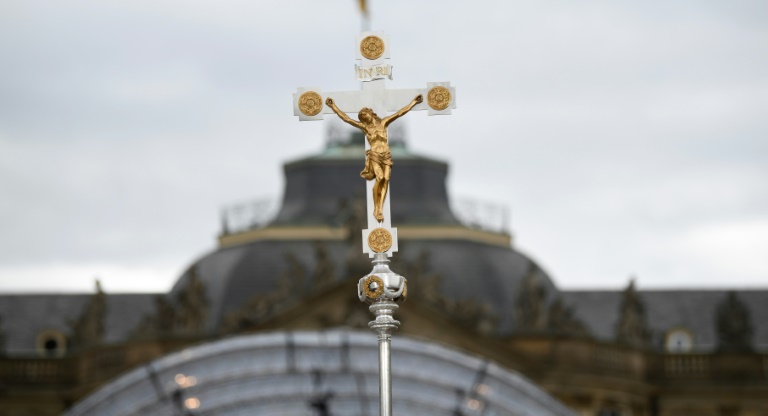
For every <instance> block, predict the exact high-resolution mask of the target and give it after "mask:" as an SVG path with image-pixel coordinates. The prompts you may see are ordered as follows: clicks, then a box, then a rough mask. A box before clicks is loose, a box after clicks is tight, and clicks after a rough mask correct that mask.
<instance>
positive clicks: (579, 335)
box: [0, 135, 768, 416]
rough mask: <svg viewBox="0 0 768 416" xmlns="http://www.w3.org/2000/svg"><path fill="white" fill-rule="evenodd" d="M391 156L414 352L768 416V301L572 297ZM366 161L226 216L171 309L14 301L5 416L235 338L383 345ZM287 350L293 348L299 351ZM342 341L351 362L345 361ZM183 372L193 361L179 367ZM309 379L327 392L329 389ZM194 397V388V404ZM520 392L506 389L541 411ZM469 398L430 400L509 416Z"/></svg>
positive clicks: (601, 395)
mask: <svg viewBox="0 0 768 416" xmlns="http://www.w3.org/2000/svg"><path fill="white" fill-rule="evenodd" d="M391 148H392V155H393V159H394V161H395V166H394V169H393V173H392V193H391V194H392V196H393V204H392V223H393V224H394V225H395V226H396V227H397V228H398V235H399V239H400V251H399V253H398V254H397V255H395V257H394V258H393V264H392V265H391V267H392V269H393V270H395V271H396V272H398V273H400V274H402V275H404V276H405V277H406V278H407V279H408V282H409V287H410V299H409V301H408V302H406V303H405V304H404V305H403V306H402V307H401V309H400V311H399V312H398V314H397V316H398V317H399V319H400V320H401V322H402V327H401V331H400V336H401V337H402V339H403V342H404V343H405V344H408V343H418V342H423V343H425V344H424V345H431V344H430V343H440V344H443V345H446V346H448V347H451V348H454V349H458V350H462V351H464V352H465V353H469V354H470V355H468V356H467V357H475V358H472V359H478V358H477V357H479V359H481V360H484V362H487V363H496V364H493V365H498V368H499V369H501V370H503V371H510V373H509V374H513V375H514V374H522V375H524V376H525V377H527V378H528V379H530V380H531V381H532V382H533V383H534V384H535V385H537V386H539V387H540V388H542V389H543V390H545V391H546V392H548V393H550V394H551V395H553V396H554V397H555V398H557V399H558V400H560V401H561V402H562V403H564V404H565V405H566V406H568V407H570V408H571V409H573V410H574V411H575V412H576V413H577V414H581V415H595V416H619V415H621V416H629V415H632V416H639V415H648V416H670V415H703V416H759V415H760V416H766V415H768V323H766V322H765V319H764V318H766V317H768V290H750V291H725V290H653V291H641V290H637V289H636V288H635V286H634V284H633V282H631V281H630V282H629V284H628V286H627V287H626V289H625V290H623V291H608V290H606V291H566V290H560V289H559V288H558V287H557V286H556V285H555V284H554V282H553V280H552V279H551V278H550V277H549V276H548V275H547V273H546V272H545V271H544V269H543V268H542V267H541V266H540V265H539V264H537V263H536V262H535V261H533V260H532V259H530V258H529V257H527V256H525V255H524V254H522V253H520V252H518V251H516V250H515V249H514V244H513V239H512V236H511V234H510V233H509V232H508V231H507V229H506V226H505V225H504V224H505V222H506V221H505V220H504V219H503V218H501V220H499V219H498V216H497V218H489V217H488V215H490V214H488V215H483V214H479V215H478V214H477V212H480V211H479V210H476V213H475V214H476V215H474V217H473V215H472V214H471V213H470V214H469V215H467V213H466V212H463V213H461V215H458V214H459V213H460V212H459V211H460V210H457V207H456V206H453V207H452V206H451V204H450V203H449V198H448V191H447V189H446V175H447V172H448V166H447V164H446V163H444V162H441V161H438V160H434V159H432V158H429V157H424V156H420V155H417V154H414V153H413V152H411V151H409V150H408V148H407V147H406V146H405V143H404V142H403V141H402V140H395V139H393V140H392V144H391ZM362 154H363V136H362V135H352V136H351V137H344V138H337V139H336V140H331V141H329V143H328V145H327V146H326V148H325V149H324V150H323V151H322V152H321V153H319V154H316V155H313V156H310V157H306V158H303V159H299V160H296V161H294V162H290V163H287V164H286V165H285V168H284V170H285V177H286V186H285V193H284V196H283V200H282V203H281V204H280V205H279V207H277V208H278V209H277V210H276V211H274V213H273V211H271V210H270V205H269V204H263V203H254V204H244V205H241V206H238V207H234V208H231V209H227V210H225V214H224V217H223V219H222V233H221V235H220V237H219V241H218V248H217V249H216V250H214V251H213V252H211V253H209V254H207V255H206V256H204V257H203V258H201V259H199V260H197V261H194V262H193V263H192V265H191V266H190V267H189V268H188V270H187V271H186V272H185V273H184V274H183V275H182V276H181V277H180V278H179V280H178V281H177V283H176V284H175V286H174V287H173V289H172V290H171V291H170V293H161V294H106V293H104V292H103V291H102V290H101V288H100V287H98V285H97V288H96V293H95V294H91V295H61V294H50V295H46V294H35V295H0V317H1V318H2V323H0V351H3V356H2V357H0V415H48V414H58V413H59V412H61V411H63V410H64V409H67V408H69V407H71V406H72V405H73V404H74V403H75V402H76V401H78V400H80V399H82V398H84V397H85V396H86V395H87V394H89V393H91V392H93V391H95V390H96V389H97V388H99V387H101V386H105V385H107V383H108V382H110V380H112V379H114V378H115V377H116V376H118V375H120V374H122V373H125V372H127V371H129V370H132V369H136V368H141V369H142V370H140V371H139V370H134V372H133V373H129V375H128V376H126V377H128V378H130V377H139V378H141V377H144V379H146V380H150V381H151V377H150V375H151V374H150V373H152V372H151V371H150V370H151V369H152V368H155V367H154V366H155V365H160V364H162V363H164V362H166V361H158V362H156V363H160V364H153V365H151V366H146V365H145V364H146V363H148V362H150V361H152V360H153V359H156V358H159V357H163V356H166V355H167V354H169V353H171V352H174V351H178V350H181V349H183V348H185V347H188V346H190V345H192V344H199V343H213V342H217V341H218V342H223V343H224V344H222V345H225V346H222V347H217V348H221V351H222V354H224V352H223V351H225V350H227V348H232V345H233V344H231V343H227V341H226V340H225V341H221V340H222V339H224V338H229V337H232V336H235V335H242V334H257V336H262V335H263V336H266V335H265V334H268V333H273V334H278V335H275V336H278V337H287V336H289V335H286V334H291V333H293V332H291V331H313V332H309V333H305V334H310V335H306V336H308V337H315V338H317V337H320V338H322V337H324V336H326V335H323V334H330V335H327V336H328V337H331V338H333V339H336V340H337V341H338V334H339V332H338V331H339V330H335V331H336V332H333V331H332V332H325V331H326V330H328V329H331V328H338V327H345V328H352V329H355V328H360V329H362V328H366V330H367V322H368V321H369V320H370V319H371V317H370V314H369V312H368V311H367V309H366V307H365V306H364V305H362V304H361V303H360V302H359V301H358V300H357V298H356V296H355V292H356V289H355V284H356V282H357V279H358V278H359V277H361V276H362V275H364V274H366V273H368V272H369V271H370V268H371V265H370V262H369V259H367V258H366V257H365V256H364V255H362V254H361V247H362V241H361V233H360V230H361V229H362V228H364V225H365V207H364V192H365V184H364V181H363V180H362V179H360V178H359V176H358V174H359V171H360V170H361V168H362ZM494 215H495V214H494ZM502 217H503V215H502ZM606 255H610V253H606ZM594 261H600V259H594ZM761 318H762V319H761ZM270 331H271V332H270ZM275 331H277V332H275ZM342 332H343V331H342ZM296 333H297V334H298V333H299V332H296ZM302 333H303V332H302ZM344 333H346V332H344ZM258 334H261V335H258ZM279 334H282V335H279ZM333 334H336V335H333ZM350 334H351V335H349V336H350V337H352V338H355V337H357V336H358V335H356V334H357V333H356V332H350ZM334 337H336V338H334ZM410 337H417V339H418V337H420V339H421V341H418V340H412V339H411V338H410ZM315 338H312V339H315ZM320 338H317V339H320ZM370 338H371V339H374V337H373V334H371V336H370ZM233 339H238V338H233ZM248 339H252V338H248ZM355 339H356V338H355ZM337 341H334V342H337ZM232 342H235V341H232ZM242 342H246V341H242ZM248 342H256V341H248ZM281 342H283V344H280V343H278V344H276V345H278V346H277V347H275V348H281V349H286V348H288V346H287V345H288V344H285V342H284V341H281ZM313 342H314V341H313ZM318 342H319V341H318ZM338 342H340V341H338ZM338 342H337V343H336V344H333V343H331V344H333V345H334V347H333V348H335V349H339V348H342V347H341V345H343V343H341V344H339V343H338ZM256 343H257V344H258V342H256ZM393 343H394V345H395V346H397V343H398V336H395V337H394V342H393ZM235 344H237V343H236V342H235ZM212 345H213V344H212ZM217 345H218V344H217ZM408 345H410V344H408ZM211 348H213V351H217V350H216V348H214V347H209V350H210V349H211ZM333 348H332V349H333ZM424 348H427V349H429V348H431V347H427V346H424ZM441 348H442V347H441ZM209 350H205V351H209ZM342 350H343V348H342ZM318 351H320V350H318ZM451 354H452V353H451ZM457 354H458V353H457ZM172 357H173V356H172ZM457 357H458V356H457ZM462 357H463V355H462ZM177 359H178V360H182V359H187V358H183V357H182V358H173V359H171V358H168V359H167V360H171V361H173V360H177ZM472 359H470V358H456V359H455V360H454V361H455V362H468V361H467V360H470V361H471V360H472ZM462 360H464V361H462ZM321 361H322V360H321ZM417 361H418V360H417ZM454 361H450V360H448V361H446V363H448V362H454ZM163 365H166V364H163ZM395 365H397V362H395ZM445 365H446V366H450V365H453V364H445ZM142 366H143V367H142ZM289 367H290V366H289ZM469 367H471V366H469ZM469 367H466V368H469ZM501 370H500V371H501ZM137 371H138V373H137ZM201 371H203V370H201ZM281 371H288V370H281ZM371 371H375V368H373V369H372V370H371ZM473 371H475V370H473ZM145 373H146V374H145ZM136 374H139V375H136ZM307 374H309V375H308V376H307V377H310V376H311V377H315V379H317V378H318V377H319V379H320V380H322V379H323V374H324V373H322V372H315V373H313V372H312V371H307ZM457 374H458V373H457ZM188 375H189V374H187V376H188ZM513 375H508V376H504V377H513V378H514V377H515V376H513ZM187 376H184V377H187ZM454 376H455V375H454ZM147 377H150V378H147ZM451 377H453V376H452V375H451V374H450V373H448V372H446V373H441V372H440V371H435V372H434V373H433V378H434V380H433V381H434V383H435V385H436V386H438V385H442V386H443V387H442V388H445V386H449V385H450V386H453V385H451V384H450V383H448V382H447V380H449V379H451ZM120 380H127V379H126V378H125V377H124V378H122V379H120ZM185 380H187V379H186V378H184V379H183V380H182V382H181V383H179V380H176V382H177V383H178V384H179V385H180V386H182V387H183V384H184V382H186V381H185ZM505 380H506V379H505ZM126 382H127V381H118V382H115V383H117V384H114V383H113V384H110V385H109V386H108V387H107V388H106V389H103V390H101V391H100V393H99V394H100V395H102V396H92V397H91V398H89V399H88V400H89V402H90V403H92V404H93V402H94V401H95V400H97V399H94V398H93V397H101V399H102V400H109V398H108V397H106V396H103V395H106V394H107V393H105V392H109V391H112V392H114V394H119V393H118V392H119V391H120V388H118V387H120V386H121V385H122V384H120V383H126ZM319 383H320V384H318V386H319V385H322V386H325V387H323V392H325V393H328V394H331V396H327V397H326V402H322V400H321V401H320V402H318V403H320V404H317V406H315V407H313V409H314V411H315V413H308V414H334V413H333V408H334V403H336V404H337V405H338V406H341V399H339V398H338V397H337V398H334V396H333V393H334V392H333V391H331V390H332V389H331V388H329V387H328V383H327V382H326V383H325V384H322V382H319ZM339 383H341V381H339ZM516 383H517V382H516ZM516 383H513V382H509V383H507V384H504V383H502V384H504V385H505V386H507V387H504V388H509V389H513V390H514V389H517V390H514V391H517V392H520V391H527V392H529V393H527V394H526V395H524V396H525V397H534V396H536V394H537V393H535V392H534V390H535V388H533V387H531V388H530V389H529V387H528V385H527V384H525V383H517V384H516ZM150 384H151V383H150ZM369 384H370V383H369ZM462 386H463V387H461V386H454V387H451V388H452V389H454V390H455V392H454V393H455V394H453V395H452V396H451V398H450V399H449V398H446V397H444V396H445V395H441V394H439V393H437V391H438V390H435V389H437V387H435V388H434V389H433V390H429V389H427V388H426V387H425V389H426V390H424V394H435V403H438V402H440V401H446V403H447V402H448V401H452V402H451V403H453V402H455V405H454V404H450V406H453V408H455V410H454V411H453V413H451V414H454V415H457V414H466V415H470V414H486V415H490V414H505V413H504V411H503V410H498V409H507V408H503V407H500V406H501V404H498V406H499V407H497V408H494V406H495V405H496V404H494V403H492V400H491V399H490V398H487V397H485V396H484V395H483V391H484V389H483V388H482V386H486V385H485V384H483V383H482V382H471V383H470V382H467V383H464V384H463V385H462ZM510 386H511V387H510ZM161 387H162V386H161ZM486 387H487V386H486ZM248 388H254V387H253V386H252V385H250V387H248ZM345 388H348V390H347V391H353V390H354V388H359V386H357V387H354V388H353V387H350V386H346V387H345ZM164 389H165V387H162V388H161V389H160V390H162V391H166V392H167V390H164ZM307 389H311V386H310V387H306V388H305V390H304V393H307V391H308V390H307ZM349 389H351V390H349ZM489 389H490V388H489ZM498 389H499V390H498V391H502V390H501V389H502V387H499V388H498ZM342 390H343V389H342V387H341V385H339V391H338V392H337V393H336V394H338V395H342ZM417 391H420V390H417ZM430 391H431V392H432V393H430ZM504 391H506V390H504ZM509 391H512V390H509ZM374 393H375V392H374ZM232 394H234V393H232ZM296 394H297V397H303V396H301V394H299V392H297V393H296ZM307 394H309V393H307ZM313 394H314V393H313ZM347 394H351V393H347ZM510 394H511V393H510ZM310 396H311V397H315V396H312V394H309V396H307V397H310ZM374 396H375V395H374ZM174 397H175V398H174ZM233 397H234V396H233ZM317 397H321V396H317ZM322 397H325V396H322ZM339 397H340V396H339ZM488 397H490V396H488ZM536 397H538V396H536ZM395 398H396V399H397V395H396V396H395ZM182 399H183V398H182V397H177V396H173V394H171V393H168V396H167V397H165V398H163V394H159V395H158V398H157V400H158V403H160V402H162V401H163V400H166V402H165V405H167V406H170V407H169V408H172V404H173V403H176V402H178V403H181V405H183V406H182V407H183V408H185V409H186V410H185V411H187V412H189V413H188V414H196V413H194V412H195V410H194V409H197V408H198V407H197V406H199V405H200V403H197V404H196V403H194V402H189V403H188V402H185V401H183V400H182ZM174 400H175V401H174ZM318 400H319V399H318ZM520 400H524V398H523V396H521V398H520ZM542 400H543V399H542ZM544 402H545V401H542V402H541V403H544ZM178 403H177V404H178ZM323 403H325V404H323ZM181 405H180V406H181ZM196 405H197V406H196ZM357 405H358V404H355V406H357ZM94 406H95V404H94ZM158 406H159V405H158ZM324 406H325V407H324ZM445 406H446V407H445V408H448V407H450V406H449V404H446V405H445ZM473 406H474V407H473ZM542 406H543V405H542ZM552 406H556V405H552ZM182 407H179V408H180V409H181V408H182ZM230 407H231V406H230ZM310 407H312V406H309V407H307V409H309V408H310ZM224 408H225V407H222V408H220V409H224ZM553 408H554V407H553ZM200 409H203V407H200ZM329 409H330V410H329ZM493 409H497V410H493ZM323 412H325V413H323ZM483 412H485V413H483ZM494 412H496V413H494ZM553 412H554V413H552V414H556V413H557V412H556V411H553ZM534 413H536V412H534ZM185 414H187V413H185ZM205 414H225V412H224V411H223V410H220V411H213V410H210V411H208V413H205ZM340 414H341V413H340ZM343 414H346V413H343ZM352 414H354V413H352ZM435 414H439V413H435ZM446 414H448V413H446Z"/></svg>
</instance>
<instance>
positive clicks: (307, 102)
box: [299, 91, 323, 116]
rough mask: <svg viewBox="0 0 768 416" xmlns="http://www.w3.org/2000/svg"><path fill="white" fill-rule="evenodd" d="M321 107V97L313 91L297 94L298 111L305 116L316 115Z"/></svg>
mask: <svg viewBox="0 0 768 416" xmlns="http://www.w3.org/2000/svg"><path fill="white" fill-rule="evenodd" d="M322 109H323V97H321V96H320V94H318V93H316V92H314V91H307V92H305V93H304V94H301V95H300V96H299V111H301V112H302V113H304V115H306V116H316V115H318V114H320V111H322Z"/></svg>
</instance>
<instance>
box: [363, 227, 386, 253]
mask: <svg viewBox="0 0 768 416" xmlns="http://www.w3.org/2000/svg"><path fill="white" fill-rule="evenodd" d="M368 247H370V248H371V250H373V251H374V253H383V252H385V251H387V250H389V249H390V248H391V247H392V234H390V233H389V231H387V229H386V228H375V229H374V230H373V231H371V233H370V234H368Z"/></svg>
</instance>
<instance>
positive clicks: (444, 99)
mask: <svg viewBox="0 0 768 416" xmlns="http://www.w3.org/2000/svg"><path fill="white" fill-rule="evenodd" d="M427 105H429V106H430V107H432V109H433V110H436V111H442V110H445V109H446V108H448V106H449V105H451V90H449V89H448V88H445V87H434V88H432V89H431V90H429V92H428V93H427Z"/></svg>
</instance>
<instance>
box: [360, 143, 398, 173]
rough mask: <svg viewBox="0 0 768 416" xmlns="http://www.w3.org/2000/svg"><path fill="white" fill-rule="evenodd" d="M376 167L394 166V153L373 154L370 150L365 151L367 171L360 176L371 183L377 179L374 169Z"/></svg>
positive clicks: (364, 170)
mask: <svg viewBox="0 0 768 416" xmlns="http://www.w3.org/2000/svg"><path fill="white" fill-rule="evenodd" d="M375 165H379V166H382V169H383V166H384V165H386V166H392V153H390V152H373V151H370V150H366V151H365V169H363V171H362V172H360V176H362V177H363V179H365V180H367V181H370V180H371V179H375V178H376V171H375V170H374V169H373V167H374V166H375Z"/></svg>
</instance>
